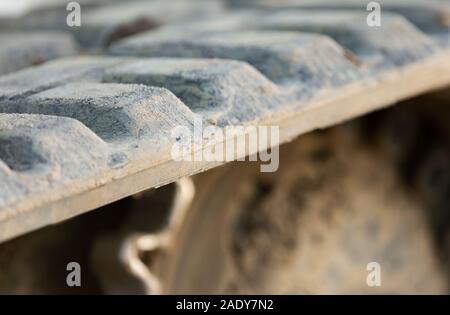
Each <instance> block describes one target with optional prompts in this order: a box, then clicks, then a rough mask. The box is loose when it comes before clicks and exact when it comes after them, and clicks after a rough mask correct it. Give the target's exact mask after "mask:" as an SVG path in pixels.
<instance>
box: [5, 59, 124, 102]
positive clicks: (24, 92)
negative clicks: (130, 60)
mask: <svg viewBox="0 0 450 315" xmlns="http://www.w3.org/2000/svg"><path fill="white" fill-rule="evenodd" d="M120 62H123V61H121V60H118V59H116V58H105V57H76V58H68V59H61V60H55V61H50V62H47V63H45V64H44V65H40V66H39V67H32V68H28V69H23V70H21V71H18V72H15V73H11V74H8V75H5V76H3V77H0V101H2V100H3V101H6V100H14V99H19V98H23V97H26V96H28V95H31V94H34V93H38V92H41V91H43V90H46V89H50V88H53V87H57V86H61V85H64V84H67V83H71V82H76V81H79V80H83V81H95V80H98V79H99V78H101V76H102V73H103V72H104V69H105V68H106V67H110V66H114V65H117V64H119V63H120Z"/></svg>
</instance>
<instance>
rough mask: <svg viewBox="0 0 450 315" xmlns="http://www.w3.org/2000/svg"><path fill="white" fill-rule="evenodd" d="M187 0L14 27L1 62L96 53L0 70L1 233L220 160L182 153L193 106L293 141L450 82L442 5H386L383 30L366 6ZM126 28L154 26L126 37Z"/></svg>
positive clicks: (112, 7) (90, 9) (204, 115)
mask: <svg viewBox="0 0 450 315" xmlns="http://www.w3.org/2000/svg"><path fill="white" fill-rule="evenodd" d="M176 2H177V3H176V4H173V3H172V2H170V5H169V4H168V3H169V2H168V1H154V2H147V1H145V2H143V1H136V2H130V3H128V2H127V4H126V6H124V5H123V4H121V3H119V2H118V3H110V4H108V5H107V6H106V7H105V8H104V7H100V6H98V3H99V2H96V1H92V2H90V4H89V5H87V6H86V8H87V9H86V15H87V16H86V20H85V25H83V27H81V28H80V29H79V30H72V29H65V28H64V27H60V25H62V24H61V21H60V20H59V19H60V13H61V10H63V12H65V11H64V10H65V8H64V7H53V8H43V9H39V11H38V12H39V14H38V13H36V12H31V13H30V14H29V15H28V18H24V19H19V20H14V21H13V22H11V21H9V23H4V25H6V24H7V25H9V27H11V25H12V27H13V28H14V29H15V30H18V29H20V30H21V32H22V33H21V35H20V36H18V35H14V37H13V38H14V41H12V40H11V39H5V40H6V41H7V42H8V43H12V42H14V45H11V47H13V48H8V46H5V45H1V43H2V41H3V40H4V39H3V38H4V37H2V36H0V73H3V74H4V73H7V72H11V71H13V70H16V69H19V68H24V67H27V66H29V65H32V64H34V63H36V58H38V59H39V60H40V61H46V60H49V59H54V58H58V57H62V56H67V55H73V54H76V52H77V50H78V48H77V44H75V43H74V41H73V40H72V39H71V36H73V38H75V39H76V40H77V41H78V44H79V45H80V46H81V49H82V50H83V51H84V53H85V54H86V52H91V53H94V50H95V53H96V54H97V55H96V56H79V57H73V58H64V59H58V60H55V61H50V62H46V63H44V64H42V65H39V66H34V67H29V68H25V69H23V70H20V71H17V72H13V73H9V74H7V75H3V76H1V77H0V241H4V240H7V239H10V238H13V237H16V236H18V235H21V234H24V233H26V232H29V231H32V230H34V229H37V228H40V227H43V226H45V225H48V224H53V223H57V222H60V221H62V220H65V219H68V218H70V217H73V216H75V215H78V214H81V213H84V212H86V211H89V210H92V209H95V208H97V207H100V206H102V205H104V204H107V203H110V202H113V201H115V200H118V199H120V198H123V197H125V196H128V195H131V194H133V193H136V192H138V191H141V190H144V189H148V188H150V187H158V186H161V185H164V184H167V183H170V182H172V181H174V180H176V179H177V178H180V177H183V176H187V175H192V174H195V173H198V172H201V171H204V170H206V169H209V168H211V167H215V166H217V165H219V164H221V163H220V162H206V161H205V162H176V161H173V160H172V159H171V156H170V151H171V148H172V146H173V144H174V142H175V141H176V139H174V138H173V137H172V136H171V131H172V130H173V129H174V128H175V127H177V126H185V127H187V128H190V129H192V128H193V126H194V123H195V121H196V119H198V117H201V119H202V122H203V124H204V127H206V126H208V125H214V126H217V127H219V128H226V127H227V126H233V125H244V126H245V125H277V126H279V127H280V137H281V139H280V140H281V142H286V141H289V140H291V139H293V138H294V137H297V136H298V135H300V134H302V133H305V132H308V131H310V130H313V129H317V128H324V127H327V126H331V125H333V124H336V123H339V122H341V121H343V120H347V119H351V118H353V117H356V116H359V115H362V114H365V113H367V112H369V111H373V110H375V109H379V108H382V107H384V106H388V105H392V104H394V103H395V102H397V101H399V100H401V99H404V98H408V97H411V96H414V95H417V94H420V93H424V92H426V91H429V90H432V89H437V88H441V87H445V86H448V85H449V84H450V51H449V42H450V41H449V40H450V30H449V27H450V23H449V22H448V21H449V20H448V16H449V12H450V11H449V5H448V3H447V2H444V1H421V2H415V1H407V2H406V1H388V2H386V5H385V4H384V3H383V9H384V10H386V11H389V12H384V11H383V15H382V26H381V27H368V26H367V24H366V17H367V11H366V10H365V6H363V5H362V3H363V2H361V1H340V2H339V5H337V4H336V2H333V1H330V2H319V1H312V2H311V3H309V4H308V3H307V2H305V1H303V2H302V3H301V4H299V2H296V1H282V2H281V1H245V3H244V2H238V1H226V2H219V1H209V0H208V1H190V2H187V1H181V0H179V1H176ZM100 3H101V1H100ZM364 3H365V2H364ZM174 5H176V6H179V7H180V10H179V11H178V13H177V14H175V15H170V14H168V13H167V12H173V10H170V8H171V6H174ZM243 6H245V8H246V10H242V9H238V8H241V7H243ZM125 7H126V8H125ZM125 9H126V12H125V13H124V14H120V12H124V11H123V10H125ZM172 9H173V7H172ZM43 12H44V13H45V14H43ZM418 13H420V14H418ZM39 16H45V17H46V18H45V19H44V18H42V19H40V18H39ZM49 16H53V17H54V18H53V19H50V18H48V17H49ZM65 16H66V15H64V17H65ZM102 16H103V17H105V16H109V17H112V20H111V19H107V18H102ZM30 17H33V18H30ZM143 19H144V20H145V21H146V22H145V23H143V22H142V21H143ZM58 21H59V22H58ZM124 25H125V26H130V25H131V26H135V27H136V28H135V29H134V30H135V31H142V30H144V29H148V30H147V31H146V32H142V33H139V34H136V35H132V36H128V37H125V38H123V39H117V38H116V37H117V36H118V34H119V33H120V34H122V35H123V32H122V31H123V28H124ZM40 26H41V27H40ZM156 26H158V27H156ZM5 27H6V26H5ZM29 28H33V32H36V31H38V33H40V34H45V33H46V32H47V33H48V32H54V31H61V30H62V31H64V30H66V31H67V32H66V33H65V34H64V35H60V34H59V33H58V36H50V37H49V36H43V37H39V36H41V35H39V36H38V35H36V34H35V33H33V32H29V31H27V29H29ZM40 28H41V30H39V29H40ZM131 29H133V28H131ZM127 30H128V31H130V28H128V29H127ZM125 33H126V32H125ZM122 35H121V36H120V37H123V36H122ZM3 36H6V35H3ZM11 36H13V35H11ZM21 38H30V39H31V38H33V39H34V40H33V41H28V40H24V41H23V42H22V41H20V42H19V39H21ZM113 39H114V40H113ZM5 47H6V48H5ZM38 47H45V49H42V50H40V49H38ZM8 49H13V50H14V51H15V52H16V53H15V54H11V50H8ZM30 49H31V50H30ZM93 49H94V50H93ZM29 51H32V52H33V53H32V54H33V56H32V57H30V53H29ZM99 51H100V52H101V55H98V53H99ZM13 57H14V58H15V59H14V60H13V61H12V60H11V58H13ZM33 60H34V61H33ZM194 140H195V141H199V142H203V144H205V143H206V141H205V139H194ZM209 144H211V142H209ZM248 153H252V152H248Z"/></svg>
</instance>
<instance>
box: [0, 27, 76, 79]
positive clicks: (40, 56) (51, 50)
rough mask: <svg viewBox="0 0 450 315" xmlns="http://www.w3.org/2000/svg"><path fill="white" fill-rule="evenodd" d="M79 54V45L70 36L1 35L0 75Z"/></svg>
mask: <svg viewBox="0 0 450 315" xmlns="http://www.w3.org/2000/svg"><path fill="white" fill-rule="evenodd" d="M77 53H78V47H77V44H76V43H75V41H74V40H73V39H72V37H71V36H70V35H68V34H64V33H59V32H41V33H37V32H35V33H17V32H15V33H0V75H4V74H7V73H10V72H13V71H17V70H19V69H22V68H26V67H29V66H32V65H35V64H39V63H42V62H44V61H47V60H51V59H55V58H61V57H66V56H72V55H76V54H77Z"/></svg>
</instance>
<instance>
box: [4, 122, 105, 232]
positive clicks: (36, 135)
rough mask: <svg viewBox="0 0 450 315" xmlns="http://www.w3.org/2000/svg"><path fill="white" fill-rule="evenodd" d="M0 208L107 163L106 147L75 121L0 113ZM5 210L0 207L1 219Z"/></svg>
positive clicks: (90, 171) (84, 174)
mask: <svg viewBox="0 0 450 315" xmlns="http://www.w3.org/2000/svg"><path fill="white" fill-rule="evenodd" d="M0 144H1V148H0V161H1V163H2V168H3V170H4V174H3V175H2V174H0V177H1V180H0V182H1V185H2V189H1V190H0V206H2V207H3V206H6V205H7V204H9V203H10V202H12V200H14V199H15V198H26V197H27V196H30V195H32V194H34V193H37V192H39V191H44V190H45V189H48V188H49V187H51V186H55V185H57V184H59V185H60V184H63V183H67V182H70V181H71V180H73V179H75V178H80V177H83V176H88V175H90V174H92V172H93V171H98V170H99V169H101V168H104V167H106V166H107V161H108V155H109V154H110V149H109V147H108V146H107V144H106V143H105V142H104V141H102V140H101V139H100V138H98V137H97V136H96V135H95V134H94V133H92V131H90V130H89V129H88V128H86V127H85V126H83V125H82V124H81V123H80V122H78V121H77V120H74V119H69V118H63V117H54V116H42V115H20V114H0ZM3 215H4V213H2V211H0V219H1V218H2V217H3ZM0 234H1V233H0Z"/></svg>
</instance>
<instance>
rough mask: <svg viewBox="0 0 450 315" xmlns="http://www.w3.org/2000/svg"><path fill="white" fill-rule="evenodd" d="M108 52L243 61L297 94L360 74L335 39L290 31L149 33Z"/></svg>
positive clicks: (334, 84)
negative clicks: (294, 87) (297, 89)
mask: <svg viewBox="0 0 450 315" xmlns="http://www.w3.org/2000/svg"><path fill="white" fill-rule="evenodd" d="M110 52H111V54H113V55H121V56H126V55H134V56H141V57H142V56H144V57H187V58H189V57H195V58H225V59H236V60H241V61H246V62H248V63H249V64H251V65H252V66H254V67H255V68H256V69H258V70H259V71H261V72H262V73H263V74H264V75H266V76H267V77H268V78H269V79H271V80H273V81H274V82H276V83H279V84H285V85H288V84H295V85H297V86H298V85H300V88H301V91H302V93H312V92H314V91H316V90H317V89H319V88H321V87H327V86H328V87H332V86H339V85H342V84H344V83H348V82H349V81H352V80H355V79H356V78H358V76H359V69H358V67H357V65H356V64H355V63H354V62H353V60H352V59H351V58H349V56H348V54H347V53H346V52H345V51H344V50H343V49H342V48H341V47H340V46H338V45H337V44H336V43H335V42H333V41H332V40H330V39H329V38H327V37H324V36H321V35H315V34H301V33H295V32H270V31H267V32H211V33H209V32H206V33H197V32H194V33H188V34H184V35H179V33H178V34H174V33H171V32H166V31H163V32H148V33H144V34H141V35H137V36H133V37H131V38H129V39H125V40H123V41H120V42H118V43H116V44H115V45H113V46H112V48H111V50H110ZM299 82H300V84H299Z"/></svg>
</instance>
